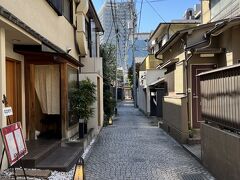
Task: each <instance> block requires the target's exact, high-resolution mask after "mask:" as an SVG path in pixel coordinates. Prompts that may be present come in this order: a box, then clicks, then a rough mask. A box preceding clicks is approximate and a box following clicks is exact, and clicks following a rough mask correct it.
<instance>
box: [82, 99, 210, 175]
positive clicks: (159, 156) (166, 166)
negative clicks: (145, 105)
mask: <svg viewBox="0 0 240 180" xmlns="http://www.w3.org/2000/svg"><path fill="white" fill-rule="evenodd" d="M118 113H119V116H118V118H117V120H116V121H114V124H113V125H112V126H108V127H106V128H103V130H102V131H101V133H100V134H99V137H98V140H97V142H96V143H95V144H94V146H93V148H92V149H91V152H90V155H89V157H88V159H87V162H86V177H87V180H94V179H98V180H104V179H111V180H113V179H114V180H115V179H116V180H121V179H131V180H135V179H136V180H137V179H139V180H140V179H142V180H151V179H159V180H177V179H182V180H205V179H214V178H212V177H211V175H210V174H209V173H208V172H207V171H206V169H205V168H204V167H202V165H201V164H200V163H199V162H198V161H196V160H195V159H194V158H193V157H192V156H191V155H190V154H188V153H187V152H186V151H185V150H184V149H183V148H182V147H181V146H180V145H179V144H178V143H177V142H176V141H175V140H173V139H172V138H171V137H170V136H168V135H167V134H166V133H165V132H164V131H163V130H162V129H159V128H158V127H156V126H152V125H151V123H150V120H149V119H148V118H146V117H145V116H144V115H143V114H142V113H141V112H139V111H138V110H137V109H134V107H133V104H132V102H130V101H128V102H127V101H125V102H123V103H121V104H120V105H119V107H118Z"/></svg>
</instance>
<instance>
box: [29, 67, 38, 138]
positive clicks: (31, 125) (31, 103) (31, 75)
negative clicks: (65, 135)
mask: <svg viewBox="0 0 240 180" xmlns="http://www.w3.org/2000/svg"><path fill="white" fill-rule="evenodd" d="M28 105H29V106H28V111H29V116H28V123H29V139H35V124H36V118H35V106H36V101H35V66H34V64H30V65H29V97H28Z"/></svg>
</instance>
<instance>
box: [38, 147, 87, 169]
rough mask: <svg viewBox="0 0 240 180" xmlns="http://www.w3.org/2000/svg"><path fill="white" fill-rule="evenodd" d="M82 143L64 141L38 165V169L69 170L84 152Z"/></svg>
mask: <svg viewBox="0 0 240 180" xmlns="http://www.w3.org/2000/svg"><path fill="white" fill-rule="evenodd" d="M83 151H84V150H83V146H82V143H62V145H61V146H60V147H57V148H56V149H55V150H54V152H52V153H51V154H49V155H48V156H47V157H46V158H45V159H43V160H42V161H41V162H39V163H38V164H37V165H36V168H38V169H50V170H57V171H69V170H70V169H71V168H72V167H73V165H74V164H76V162H77V161H78V159H79V158H80V157H81V155H82V154H83Z"/></svg>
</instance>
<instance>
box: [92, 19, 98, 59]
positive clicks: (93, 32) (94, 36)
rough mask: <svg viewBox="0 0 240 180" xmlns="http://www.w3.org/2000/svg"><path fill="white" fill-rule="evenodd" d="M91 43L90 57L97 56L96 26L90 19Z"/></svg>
mask: <svg viewBox="0 0 240 180" xmlns="http://www.w3.org/2000/svg"><path fill="white" fill-rule="evenodd" d="M91 43H92V47H91V48H92V57H97V34H96V27H95V23H94V21H93V20H91Z"/></svg>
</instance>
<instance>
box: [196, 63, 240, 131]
mask: <svg viewBox="0 0 240 180" xmlns="http://www.w3.org/2000/svg"><path fill="white" fill-rule="evenodd" d="M199 76H200V86H201V107H202V108H201V109H202V118H203V120H204V121H205V122H212V123H216V124H218V125H220V126H222V127H224V128H228V129H231V130H235V131H238V132H239V131H240V65H233V66H229V67H224V68H220V69H217V70H213V71H209V72H206V73H202V74H200V75H199Z"/></svg>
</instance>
